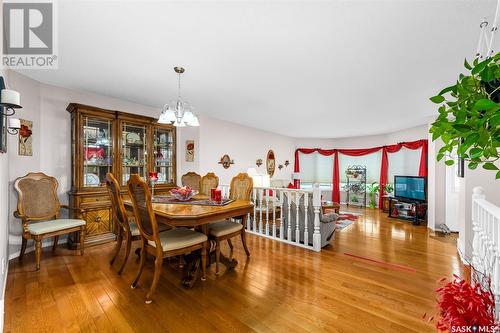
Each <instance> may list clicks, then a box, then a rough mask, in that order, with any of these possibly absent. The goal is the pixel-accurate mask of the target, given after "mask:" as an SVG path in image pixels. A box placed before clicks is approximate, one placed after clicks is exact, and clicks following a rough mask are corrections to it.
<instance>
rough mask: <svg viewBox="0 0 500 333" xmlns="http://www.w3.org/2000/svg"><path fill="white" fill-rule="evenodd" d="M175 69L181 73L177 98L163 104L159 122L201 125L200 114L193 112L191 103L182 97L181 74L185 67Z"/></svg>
mask: <svg viewBox="0 0 500 333" xmlns="http://www.w3.org/2000/svg"><path fill="white" fill-rule="evenodd" d="M174 71H175V72H176V73H177V74H178V75H179V79H178V83H179V87H178V89H179V90H178V95H177V100H173V101H170V102H168V103H167V104H165V105H164V106H163V110H162V112H161V114H160V117H159V118H158V122H159V123H160V124H173V125H174V126H176V127H184V126H200V122H199V120H198V116H196V115H195V114H194V113H193V111H192V108H191V105H190V104H189V103H188V102H186V101H183V100H182V99H181V74H182V73H184V68H182V67H174Z"/></svg>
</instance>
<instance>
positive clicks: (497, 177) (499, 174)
mask: <svg viewBox="0 0 500 333" xmlns="http://www.w3.org/2000/svg"><path fill="white" fill-rule="evenodd" d="M495 179H500V171H498V172H497V175H496V177H495Z"/></svg>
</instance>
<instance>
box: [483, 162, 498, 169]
mask: <svg viewBox="0 0 500 333" xmlns="http://www.w3.org/2000/svg"><path fill="white" fill-rule="evenodd" d="M483 169H486V170H498V167H497V166H496V165H495V164H493V163H491V162H487V163H484V164H483Z"/></svg>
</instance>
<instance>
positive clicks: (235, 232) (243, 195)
mask: <svg viewBox="0 0 500 333" xmlns="http://www.w3.org/2000/svg"><path fill="white" fill-rule="evenodd" d="M252 188H253V179H252V177H250V176H248V174H246V173H240V174H238V175H237V176H236V177H233V179H232V180H231V186H230V189H229V198H230V199H234V200H247V201H248V200H250V194H251V193H252ZM243 223H244V221H241V223H238V222H232V221H229V220H226V221H221V222H216V223H213V224H211V225H210V226H209V234H210V237H211V238H212V239H214V240H215V244H216V245H215V274H217V275H218V274H219V258H220V242H221V241H223V240H227V242H228V244H229V246H230V247H231V250H232V249H233V245H232V244H231V238H233V237H236V236H241V242H242V243H243V248H244V250H245V253H246V255H247V257H250V251H248V247H247V242H246V234H245V226H244V225H243Z"/></svg>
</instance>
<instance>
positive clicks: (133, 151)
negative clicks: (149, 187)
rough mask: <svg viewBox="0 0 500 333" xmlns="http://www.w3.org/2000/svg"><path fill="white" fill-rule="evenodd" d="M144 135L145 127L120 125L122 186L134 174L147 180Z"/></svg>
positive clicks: (127, 124) (128, 124)
mask: <svg viewBox="0 0 500 333" xmlns="http://www.w3.org/2000/svg"><path fill="white" fill-rule="evenodd" d="M146 133H147V131H146V126H145V125H134V124H130V123H123V124H122V185H126V184H127V181H128V179H129V178H130V175H131V174H134V173H136V174H139V176H141V177H143V178H144V179H147V178H146V176H147V175H146V172H147V170H146V169H147V142H146V141H147V140H146V137H147V135H146Z"/></svg>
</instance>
